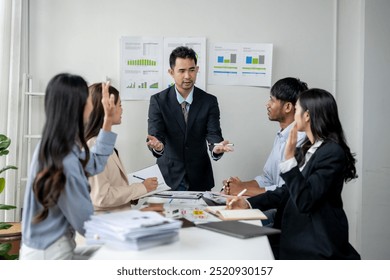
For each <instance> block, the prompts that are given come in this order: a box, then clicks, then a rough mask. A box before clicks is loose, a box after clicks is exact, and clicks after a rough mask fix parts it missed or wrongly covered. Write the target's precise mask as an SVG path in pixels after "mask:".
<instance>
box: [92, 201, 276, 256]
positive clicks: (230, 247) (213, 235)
mask: <svg viewBox="0 0 390 280" xmlns="http://www.w3.org/2000/svg"><path fill="white" fill-rule="evenodd" d="M175 204H183V203H180V201H178V202H177V203H175ZM195 204H196V203H195ZM183 206H184V205H182V207H183ZM202 206H203V207H204V204H203V200H199V203H198V205H194V201H191V200H188V205H187V206H186V207H190V208H191V207H195V208H197V209H198V208H201V207H202ZM187 209H188V208H187ZM186 218H187V219H189V218H190V217H188V216H187V217H186ZM195 218H196V217H195ZM215 220H216V218H215V217H212V216H208V217H207V219H206V220H204V219H201V220H196V219H195V220H194V222H195V223H197V222H207V221H215ZM217 220H218V219H217ZM248 222H250V223H254V224H261V222H260V221H248ZM91 259H93V260H99V259H105V260H119V259H121V260H125V259H129V260H148V259H150V260H169V259H177V260H240V259H241V260H273V259H274V256H273V253H272V250H271V247H270V245H269V242H268V238H267V237H266V236H260V237H253V238H248V239H240V238H236V237H231V236H228V235H224V234H220V233H217V232H213V231H210V230H206V229H201V228H197V227H188V228H182V229H181V230H180V233H179V240H178V241H176V242H174V243H171V244H167V245H161V246H156V247H153V248H148V249H144V250H140V251H136V250H118V249H113V248H110V247H109V246H108V245H104V246H102V247H101V248H100V249H99V250H98V251H97V252H96V253H95V254H94V255H93V256H92V258H91Z"/></svg>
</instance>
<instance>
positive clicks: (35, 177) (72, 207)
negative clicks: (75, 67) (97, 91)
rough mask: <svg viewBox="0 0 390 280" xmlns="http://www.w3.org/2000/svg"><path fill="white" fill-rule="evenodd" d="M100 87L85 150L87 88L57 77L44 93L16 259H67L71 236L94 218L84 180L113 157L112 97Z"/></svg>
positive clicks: (88, 106)
mask: <svg viewBox="0 0 390 280" xmlns="http://www.w3.org/2000/svg"><path fill="white" fill-rule="evenodd" d="M108 87H109V85H108V84H104V85H103V88H104V93H103V98H102V103H103V106H104V111H105V119H104V123H103V127H102V130H101V131H100V133H99V135H98V138H97V142H96V146H95V147H93V148H92V149H91V150H89V148H88V146H87V144H86V141H85V138H84V124H85V123H86V121H87V120H88V117H89V114H90V112H91V111H92V103H91V100H90V98H89V97H88V86H87V83H86V82H85V80H84V79H83V78H82V77H80V76H75V75H70V74H66V73H63V74H58V75H56V76H55V77H53V78H52V79H51V80H50V82H49V84H48V86H47V89H46V92H45V114H46V123H45V125H44V128H43V133H42V139H41V141H40V143H39V144H38V146H37V148H36V150H35V152H34V155H33V158H32V161H31V166H30V170H29V176H28V181H27V185H26V193H25V199H24V207H23V217H22V247H21V251H20V259H72V258H73V257H74V248H75V240H74V236H75V231H77V232H79V233H80V234H82V235H83V234H84V232H85V231H84V228H83V226H84V222H85V221H86V220H88V219H89V218H90V216H91V214H92V213H93V206H92V203H91V199H90V196H89V184H88V180H87V176H88V175H93V174H97V173H99V172H101V171H102V170H103V169H104V167H105V165H106V161H107V159H108V157H109V156H110V155H111V154H112V152H113V148H114V144H115V140H116V134H114V133H112V132H111V125H112V118H113V115H114V114H115V110H116V107H115V102H114V96H109V92H108Z"/></svg>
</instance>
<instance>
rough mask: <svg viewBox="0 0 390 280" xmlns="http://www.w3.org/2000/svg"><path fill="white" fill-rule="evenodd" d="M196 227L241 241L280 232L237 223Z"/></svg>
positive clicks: (216, 223) (198, 225) (207, 224)
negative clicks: (240, 239)
mask: <svg viewBox="0 0 390 280" xmlns="http://www.w3.org/2000/svg"><path fill="white" fill-rule="evenodd" d="M196 226H197V227H199V228H203V229H208V230H211V231H215V232H219V233H222V234H226V235H230V236H233V237H237V238H242V239H246V238H251V237H256V236H263V235H271V234H279V233H280V232H281V231H280V230H279V229H275V228H271V227H263V226H257V225H254V224H249V223H244V222H239V221H222V222H210V223H202V224H197V225H196Z"/></svg>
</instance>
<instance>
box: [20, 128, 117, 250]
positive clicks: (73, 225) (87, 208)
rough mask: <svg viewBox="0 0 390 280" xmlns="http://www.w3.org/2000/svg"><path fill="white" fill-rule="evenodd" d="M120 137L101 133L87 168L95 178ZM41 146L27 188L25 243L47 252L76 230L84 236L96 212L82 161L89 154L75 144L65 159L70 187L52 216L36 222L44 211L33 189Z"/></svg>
mask: <svg viewBox="0 0 390 280" xmlns="http://www.w3.org/2000/svg"><path fill="white" fill-rule="evenodd" d="M116 136H117V135H116V134H115V133H113V132H106V131H103V130H101V131H100V133H99V135H98V137H97V140H96V145H95V146H94V147H92V148H91V150H90V160H89V162H88V164H87V166H86V168H85V170H86V171H87V172H88V174H90V175H94V174H98V173H100V172H102V171H103V170H104V167H105V165H106V162H107V159H108V157H109V156H110V155H111V154H112V152H113V149H114V145H115V141H116ZM39 146H40V145H38V146H37V148H36V149H35V152H34V155H33V158H32V161H31V166H30V171H29V176H28V180H27V185H26V192H25V197H24V206H23V217H22V242H23V244H25V245H27V246H29V247H31V248H35V249H40V250H43V249H46V248H47V247H49V246H50V245H51V244H53V243H54V242H55V241H57V240H58V239H59V238H60V237H62V236H64V235H73V234H74V232H75V231H78V232H79V233H80V234H82V235H84V233H85V230H84V222H85V221H87V220H88V219H89V218H90V216H91V215H92V214H93V211H94V210H93V205H92V202H91V198H90V195H89V183H88V179H87V177H86V175H85V173H84V170H83V167H82V165H81V162H80V159H82V158H85V152H84V151H82V150H81V149H80V148H79V147H78V146H76V145H75V146H74V147H73V149H72V151H71V152H70V153H69V154H68V155H67V156H66V157H65V158H64V160H63V165H64V174H65V176H66V184H65V188H64V190H63V192H62V193H61V195H60V196H59V198H58V201H57V204H56V205H55V206H54V207H52V208H50V209H49V215H48V217H47V218H46V219H45V220H43V221H41V222H39V223H33V220H34V217H35V216H36V214H37V213H38V211H40V210H41V209H42V205H41V204H40V203H39V202H38V201H37V200H36V199H35V196H34V192H33V190H32V184H33V182H34V179H35V176H36V174H37V171H38V151H39Z"/></svg>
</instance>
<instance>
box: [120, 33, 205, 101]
mask: <svg viewBox="0 0 390 280" xmlns="http://www.w3.org/2000/svg"><path fill="white" fill-rule="evenodd" d="M178 46H187V47H190V48H192V49H193V50H194V51H195V52H196V55H197V62H198V63H197V65H198V66H199V72H198V75H197V80H196V84H195V85H196V86H197V87H199V88H201V89H203V90H206V38H205V37H201V38H195V37H177V38H174V37H166V38H164V37H142V36H139V37H138V36H124V37H121V39H120V88H121V99H122V100H149V98H150V96H151V95H153V94H155V93H157V92H159V91H161V90H163V89H165V88H167V87H169V86H171V85H172V84H173V83H174V81H173V79H172V77H171V76H170V75H169V73H168V69H169V68H170V66H169V56H170V54H171V52H172V50H173V49H175V48H176V47H178Z"/></svg>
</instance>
